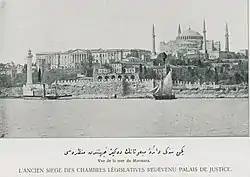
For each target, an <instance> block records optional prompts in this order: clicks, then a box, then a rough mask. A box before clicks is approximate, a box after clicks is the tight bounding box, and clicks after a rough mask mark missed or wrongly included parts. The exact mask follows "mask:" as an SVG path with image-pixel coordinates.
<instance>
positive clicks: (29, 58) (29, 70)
mask: <svg viewBox="0 0 250 177" xmlns="http://www.w3.org/2000/svg"><path fill="white" fill-rule="evenodd" d="M32 58H33V55H32V54H31V50H30V49H29V52H28V56H27V81H26V85H32V84H33V83H32Z"/></svg>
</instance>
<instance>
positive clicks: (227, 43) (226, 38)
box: [225, 23, 229, 52]
mask: <svg viewBox="0 0 250 177" xmlns="http://www.w3.org/2000/svg"><path fill="white" fill-rule="evenodd" d="M225 51H226V52H229V33H228V26H227V23H226V33H225Z"/></svg>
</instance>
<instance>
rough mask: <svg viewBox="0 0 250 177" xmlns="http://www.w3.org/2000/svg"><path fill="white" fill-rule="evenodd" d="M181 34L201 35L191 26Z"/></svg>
mask: <svg viewBox="0 0 250 177" xmlns="http://www.w3.org/2000/svg"><path fill="white" fill-rule="evenodd" d="M180 36H197V37H198V36H201V35H200V33H198V32H196V31H194V30H192V29H191V28H189V29H188V30H186V31H183V33H181V35H180ZM201 37H202V36H201Z"/></svg>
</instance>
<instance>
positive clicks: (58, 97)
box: [45, 95, 72, 100]
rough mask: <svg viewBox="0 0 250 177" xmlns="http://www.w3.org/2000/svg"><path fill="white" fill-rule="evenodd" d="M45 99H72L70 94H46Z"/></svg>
mask: <svg viewBox="0 0 250 177" xmlns="http://www.w3.org/2000/svg"><path fill="white" fill-rule="evenodd" d="M45 98H46V99H48V100H69V99H72V95H61V96H59V95H46V96H45Z"/></svg>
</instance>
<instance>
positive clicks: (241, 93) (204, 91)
mask: <svg viewBox="0 0 250 177" xmlns="http://www.w3.org/2000/svg"><path fill="white" fill-rule="evenodd" d="M152 89H153V82H152V80H144V81H142V82H141V81H118V80H116V81H109V82H93V81H81V82H59V83H58V86H57V90H58V94H59V95H65V94H70V95H73V96H74V98H110V97H113V96H114V95H115V94H116V95H117V96H118V97H119V98H129V97H130V98H151V97H152V93H150V91H151V90H152ZM34 91H35V92H34V93H35V95H39V96H42V90H41V89H36V90H34ZM46 91H47V94H51V93H52V94H53V93H54V91H55V88H53V86H52V88H50V89H47V90H46ZM173 92H174V94H175V95H176V97H179V98H220V97H230V98H235V97H240V98H248V86H246V85H232V86H228V85H222V86H219V85H202V86H196V85H190V84H189V85H174V88H173ZM21 96H22V87H13V88H0V97H21Z"/></svg>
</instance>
